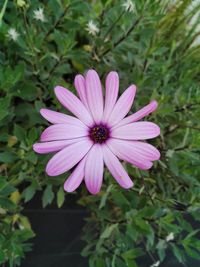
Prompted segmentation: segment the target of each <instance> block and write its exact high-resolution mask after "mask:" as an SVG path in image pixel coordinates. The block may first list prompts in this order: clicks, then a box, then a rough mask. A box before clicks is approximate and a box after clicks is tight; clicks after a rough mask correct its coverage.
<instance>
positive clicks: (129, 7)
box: [122, 0, 135, 12]
mask: <svg viewBox="0 0 200 267" xmlns="http://www.w3.org/2000/svg"><path fill="white" fill-rule="evenodd" d="M122 6H123V7H124V9H125V11H126V12H133V11H134V10H135V5H134V4H133V2H132V1H131V0H126V1H125V2H124V3H123V4H122Z"/></svg>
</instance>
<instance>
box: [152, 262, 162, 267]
mask: <svg viewBox="0 0 200 267" xmlns="http://www.w3.org/2000/svg"><path fill="white" fill-rule="evenodd" d="M159 265H160V261H157V262H155V263H153V264H152V265H151V266H150V267H158V266H159Z"/></svg>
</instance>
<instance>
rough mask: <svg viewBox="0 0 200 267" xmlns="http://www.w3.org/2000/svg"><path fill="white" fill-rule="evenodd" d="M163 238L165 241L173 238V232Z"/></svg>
mask: <svg viewBox="0 0 200 267" xmlns="http://www.w3.org/2000/svg"><path fill="white" fill-rule="evenodd" d="M165 240H166V242H170V241H172V240H174V233H169V234H168V236H167V237H166V239H165Z"/></svg>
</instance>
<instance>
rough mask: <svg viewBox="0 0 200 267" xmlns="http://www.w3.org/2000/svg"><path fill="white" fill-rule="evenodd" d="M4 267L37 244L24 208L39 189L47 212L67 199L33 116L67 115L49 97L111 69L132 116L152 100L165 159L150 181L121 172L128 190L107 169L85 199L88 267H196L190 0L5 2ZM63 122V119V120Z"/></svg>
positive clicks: (196, 15) (0, 240)
mask: <svg viewBox="0 0 200 267" xmlns="http://www.w3.org/2000/svg"><path fill="white" fill-rule="evenodd" d="M0 10H1V13H0V64H1V65H0V66H1V67H0V176H1V177H0V263H2V264H4V265H3V266H5V263H6V262H8V263H9V266H11V267H12V266H18V265H20V261H21V259H22V258H23V257H24V256H25V252H27V251H29V250H30V249H31V240H30V238H31V237H33V236H34V233H33V231H32V230H31V224H30V222H29V220H28V218H27V217H25V216H24V215H23V207H24V205H25V203H26V202H28V201H31V200H32V198H33V197H34V195H35V193H36V192H37V191H41V192H42V199H41V202H42V204H43V207H44V208H45V207H46V206H47V205H48V204H50V203H52V201H56V202H57V205H58V208H60V207H61V206H62V205H63V203H64V201H65V194H66V193H64V191H63V182H64V180H65V179H66V175H62V176H59V177H48V176H47V175H46V174H45V171H44V170H45V164H46V162H47V160H48V158H49V156H46V155H45V156H41V155H37V154H35V153H34V152H33V150H32V144H33V143H34V142H35V141H36V140H38V138H39V135H40V133H41V131H42V129H44V127H46V125H47V122H45V121H44V120H43V119H42V118H41V116H40V114H39V109H40V108H42V107H50V108H52V109H56V110H63V111H64V109H63V108H62V107H61V106H60V104H59V103H58V102H57V100H56V99H55V96H54V94H53V88H54V86H55V85H58V84H59V85H64V86H66V87H68V88H70V89H71V90H72V91H73V92H74V88H73V79H74V76H75V75H76V74H77V73H84V72H85V71H86V70H87V69H89V68H95V69H96V70H97V71H98V72H99V73H100V75H101V78H102V81H103V82H104V80H105V75H106V74H107V73H108V72H109V71H111V70H116V71H118V72H119V75H120V91H121V92H123V90H125V88H127V87H128V85H129V84H130V83H135V84H136V85H137V86H138V92H137V97H136V101H135V103H134V107H133V110H132V112H134V111H135V110H137V109H139V108H140V107H142V106H143V105H145V104H147V103H148V102H149V101H150V100H151V99H156V100H157V101H158V102H159V107H158V110H157V112H155V113H154V114H152V115H151V116H150V118H149V119H150V120H151V121H155V122H156V123H157V124H159V125H160V127H161V132H162V133H161V136H160V137H159V138H156V140H153V141H152V143H153V144H154V145H155V146H156V147H158V148H159V149H160V151H161V154H162V157H161V160H160V161H158V162H157V163H155V164H154V167H153V168H152V169H151V170H150V171H139V170H138V169H135V168H134V167H132V166H131V165H128V164H127V165H126V168H127V169H128V171H129V174H130V175H131V177H132V178H133V180H134V182H135V187H134V188H132V189H131V190H127V191H126V190H123V189H121V188H119V186H118V185H116V184H115V181H114V179H113V178H112V177H111V176H110V175H109V174H108V172H107V171H105V179H104V186H103V188H102V191H101V193H100V194H99V195H98V196H91V195H89V194H88V192H87V191H86V189H85V187H84V185H83V186H81V189H80V190H79V191H78V193H77V194H78V199H79V200H78V203H79V204H80V205H82V206H84V207H85V208H86V209H87V210H88V211H89V216H88V218H87V220H86V224H85V227H84V229H83V235H82V238H83V239H84V241H85V248H84V249H83V251H82V255H83V256H86V257H88V259H89V266H90V267H94V266H95V267H105V266H107V267H125V266H128V267H136V266H139V265H140V259H142V258H149V260H150V262H151V264H152V265H151V266H153V267H156V266H159V265H161V266H162V262H163V261H165V260H166V255H167V253H171V255H173V257H174V259H175V260H176V262H177V264H178V263H182V264H183V266H187V260H186V259H187V256H189V257H192V258H194V259H196V260H200V253H199V251H200V241H199V238H198V232H199V230H200V227H199V226H200V225H199V224H198V223H196V222H195V221H197V222H199V221H200V213H199V211H200V178H199V174H200V164H199V163H200V156H199V155H200V149H199V147H200V135H199V131H200V126H199V117H200V108H199V104H200V83H199V81H200V38H199V35H200V27H199V23H200V2H199V1H192V0H174V1H172V0H171V1H170V0H155V1H153V0H132V1H131V0H130V1H119V0H117V1H113V0H99V1H92V0H91V1H77V0H49V1H37V0H35V1H30V0H15V1H11V0H10V1H7V0H6V1H1V2H0ZM64 112H66V111H64Z"/></svg>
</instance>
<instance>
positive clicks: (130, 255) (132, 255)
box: [122, 248, 145, 260]
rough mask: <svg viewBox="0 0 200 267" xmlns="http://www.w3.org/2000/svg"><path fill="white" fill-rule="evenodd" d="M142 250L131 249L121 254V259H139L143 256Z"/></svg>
mask: <svg viewBox="0 0 200 267" xmlns="http://www.w3.org/2000/svg"><path fill="white" fill-rule="evenodd" d="M144 254H145V253H144V250H143V249H141V248H133V249H130V250H128V251H126V252H124V253H123V254H122V257H123V258H124V259H125V260H127V259H130V260H131V259H136V258H137V257H140V256H142V255H144Z"/></svg>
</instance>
